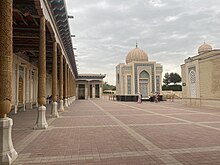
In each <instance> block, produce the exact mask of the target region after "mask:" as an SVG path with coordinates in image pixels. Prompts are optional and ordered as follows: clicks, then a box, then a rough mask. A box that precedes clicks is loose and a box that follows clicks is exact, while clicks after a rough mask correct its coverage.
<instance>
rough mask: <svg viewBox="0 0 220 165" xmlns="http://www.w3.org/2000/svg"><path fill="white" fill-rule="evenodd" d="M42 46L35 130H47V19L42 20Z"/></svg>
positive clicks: (40, 50) (40, 48)
mask: <svg viewBox="0 0 220 165" xmlns="http://www.w3.org/2000/svg"><path fill="white" fill-rule="evenodd" d="M39 44H40V46H39V58H38V117H37V122H36V125H35V127H34V129H46V128H47V127H48V124H47V121H46V107H45V105H46V25H45V17H44V16H42V17H41V18H40V43H39Z"/></svg>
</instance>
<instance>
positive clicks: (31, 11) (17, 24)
mask: <svg viewBox="0 0 220 165" xmlns="http://www.w3.org/2000/svg"><path fill="white" fill-rule="evenodd" d="M34 1H36V0H25V1H23V0H14V1H13V51H14V53H17V54H23V56H26V57H25V59H26V60H28V61H29V62H30V63H32V64H33V65H36V66H37V65H38V55H39V42H40V40H39V39H40V16H39V15H38V12H37V10H36V7H35V2H34ZM48 2H49V3H50V7H51V11H52V13H53V16H54V20H55V22H56V24H57V28H58V30H59V35H60V37H61V39H62V42H63V45H64V48H65V51H66V53H67V57H68V58H69V61H70V64H71V67H72V69H73V71H74V74H75V76H76V77H77V75H78V72H77V69H76V63H75V57H74V52H73V47H72V42H71V35H70V30H69V24H68V17H67V15H66V10H65V6H64V3H62V2H63V0H48ZM46 25H47V26H46V52H47V72H48V73H52V52H53V41H54V37H53V36H54V35H53V33H51V27H50V24H49V22H47V23H46ZM57 52H58V70H59V57H60V54H61V51H60V49H59V47H58V51H57Z"/></svg>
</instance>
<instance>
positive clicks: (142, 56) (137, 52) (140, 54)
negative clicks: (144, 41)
mask: <svg viewBox="0 0 220 165" xmlns="http://www.w3.org/2000/svg"><path fill="white" fill-rule="evenodd" d="M132 61H148V56H147V53H145V52H144V51H143V50H141V49H139V48H138V46H137V45H136V48H135V49H133V50H131V51H130V52H129V53H128V55H127V57H126V63H127V64H128V63H130V62H132Z"/></svg>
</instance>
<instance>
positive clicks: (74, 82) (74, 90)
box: [73, 76, 77, 100]
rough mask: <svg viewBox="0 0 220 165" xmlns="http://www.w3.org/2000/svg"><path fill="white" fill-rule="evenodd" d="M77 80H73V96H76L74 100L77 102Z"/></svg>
mask: <svg viewBox="0 0 220 165" xmlns="http://www.w3.org/2000/svg"><path fill="white" fill-rule="evenodd" d="M76 93H77V92H76V78H75V76H74V78H73V96H74V100H76Z"/></svg>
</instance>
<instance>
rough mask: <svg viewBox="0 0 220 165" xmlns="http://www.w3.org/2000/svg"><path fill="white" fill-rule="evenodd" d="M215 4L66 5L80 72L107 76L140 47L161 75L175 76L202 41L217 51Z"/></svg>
mask: <svg viewBox="0 0 220 165" xmlns="http://www.w3.org/2000/svg"><path fill="white" fill-rule="evenodd" d="M219 6H220V1H216V0H209V1H205V0H184V1H180V0H120V1H118V0H74V1H73V0H67V7H68V12H69V13H70V14H71V15H74V16H75V19H74V20H70V26H71V31H72V33H74V34H76V38H74V40H73V43H74V45H75V46H76V47H77V51H76V54H77V55H78V61H79V62H78V64H79V68H80V69H79V72H80V73H85V72H87V71H89V72H91V71H93V72H97V73H107V74H108V76H107V78H106V81H108V82H110V83H112V84H115V75H114V74H115V66H116V65H117V64H118V63H122V62H125V58H126V55H127V53H128V52H129V51H130V50H132V49H133V48H134V47H135V43H136V40H137V41H138V44H139V47H140V48H141V49H143V50H145V51H146V52H147V53H148V56H149V59H150V60H154V61H158V62H160V63H161V64H163V67H164V71H173V70H175V71H178V72H179V73H180V66H179V65H180V64H182V63H183V60H184V59H185V58H187V57H189V56H193V55H196V53H197V48H198V47H199V46H200V45H201V44H202V43H203V40H206V42H208V43H210V44H212V45H215V47H220V45H219V43H220V38H219V26H220V20H219V18H220V8H219Z"/></svg>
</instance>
